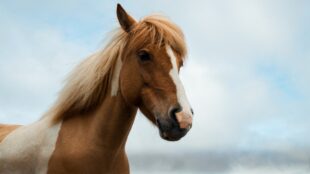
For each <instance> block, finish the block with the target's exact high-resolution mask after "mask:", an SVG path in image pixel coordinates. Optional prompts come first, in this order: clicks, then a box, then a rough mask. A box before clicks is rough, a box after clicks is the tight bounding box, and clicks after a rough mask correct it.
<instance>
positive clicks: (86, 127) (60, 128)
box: [0, 4, 193, 174]
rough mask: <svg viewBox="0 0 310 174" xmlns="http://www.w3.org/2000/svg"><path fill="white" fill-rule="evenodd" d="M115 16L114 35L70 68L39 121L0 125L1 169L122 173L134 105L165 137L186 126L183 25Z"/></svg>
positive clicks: (25, 173)
mask: <svg viewBox="0 0 310 174" xmlns="http://www.w3.org/2000/svg"><path fill="white" fill-rule="evenodd" d="M116 14H117V19H118V22H119V24H120V27H119V28H118V29H117V30H116V32H115V33H114V34H113V37H112V38H111V39H110V41H109V42H108V43H107V44H106V46H105V47H104V48H103V49H101V50H99V51H97V52H95V53H93V54H92V55H90V56H89V57H87V58H86V59H85V60H84V61H82V62H81V63H80V64H79V65H78V66H76V67H75V69H74V70H73V71H72V73H71V75H70V76H69V78H68V79H67V82H66V83H65V85H64V87H63V89H62V90H61V91H60V93H59V96H58V98H57V100H56V102H55V103H54V104H53V105H52V107H51V108H50V109H49V110H48V111H47V112H46V113H45V114H44V115H43V116H42V117H41V118H40V119H39V120H38V121H36V122H34V123H32V124H29V125H24V126H22V125H3V124H2V125H0V173H6V174H10V173H13V174H20V173H22V174H34V173H35V174H41V173H48V174H64V173H66V174H71V173H72V174H79V173H81V174H82V173H83V174H85V173H96V174H99V173H111V174H128V173H129V172H130V169H129V163H128V158H127V155H126V152H125V145H126V141H127V137H128V134H129V132H130V129H131V127H132V125H133V122H134V119H135V115H136V113H137V111H138V110H140V111H141V112H142V113H143V115H145V116H146V118H147V119H148V120H150V121H151V122H152V123H153V124H154V125H155V126H156V127H157V128H158V130H159V134H160V136H161V137H162V138H163V139H164V140H167V141H177V140H179V139H181V138H182V137H184V136H185V135H186V134H187V132H188V131H189V130H190V129H191V127H192V118H193V110H192V108H191V106H190V104H189V102H188V99H187V97H186V94H185V89H184V87H183V85H182V82H181V80H180V78H179V71H180V69H181V67H182V66H183V62H184V61H185V57H186V52H187V51H186V44H185V39H184V34H183V33H182V31H181V29H180V28H179V27H178V26H177V25H176V24H174V23H173V22H171V21H170V20H169V19H167V18H166V17H163V16H160V15H150V16H147V17H144V18H143V19H141V20H140V21H137V20H136V19H134V18H133V17H131V16H130V15H129V14H128V13H127V12H126V11H125V10H124V9H123V7H122V6H121V5H120V4H117V8H116Z"/></svg>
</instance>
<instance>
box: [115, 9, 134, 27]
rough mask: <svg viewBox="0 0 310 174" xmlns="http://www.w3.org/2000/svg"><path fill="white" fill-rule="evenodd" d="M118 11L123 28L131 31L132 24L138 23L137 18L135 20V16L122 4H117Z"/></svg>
mask: <svg viewBox="0 0 310 174" xmlns="http://www.w3.org/2000/svg"><path fill="white" fill-rule="evenodd" d="M116 13H117V18H118V22H119V23H120V25H121V27H122V28H123V30H125V31H126V32H129V31H130V30H131V28H132V26H133V25H134V24H135V23H136V20H134V18H132V17H131V16H129V15H128V14H127V12H126V11H125V10H124V8H123V7H122V6H121V5H120V4H117V9H116Z"/></svg>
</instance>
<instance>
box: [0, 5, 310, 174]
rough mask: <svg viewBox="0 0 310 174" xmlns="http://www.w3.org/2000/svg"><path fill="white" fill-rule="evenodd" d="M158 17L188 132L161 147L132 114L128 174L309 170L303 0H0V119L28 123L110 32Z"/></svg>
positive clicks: (307, 31) (309, 26) (309, 16)
mask: <svg viewBox="0 0 310 174" xmlns="http://www.w3.org/2000/svg"><path fill="white" fill-rule="evenodd" d="M117 2H119V3H121V4H122V5H123V7H124V8H125V9H126V10H127V11H128V12H129V13H130V14H131V15H132V16H134V17H135V18H136V19H141V18H142V17H143V16H145V15H148V14H154V13H157V14H158V13H159V14H163V15H165V16H168V17H169V18H170V19H171V20H173V21H174V22H175V23H177V24H178V25H179V26H180V27H181V28H182V29H183V31H184V33H185V36H186V40H187V44H188V47H189V55H188V60H187V62H186V64H185V67H184V68H183V70H182V71H181V78H182V80H183V83H184V86H185V88H186V92H187V95H188V97H189V100H190V102H191V104H192V107H193V108H194V111H195V117H194V123H193V128H192V130H191V131H190V132H189V133H188V135H187V136H186V137H184V138H183V139H181V140H180V141H178V142H166V141H164V140H162V139H161V138H160V137H159V134H158V130H157V128H155V127H154V126H153V125H151V123H150V122H149V121H147V119H146V118H145V117H144V116H143V115H142V114H138V115H137V118H136V121H135V123H134V126H133V128H132V131H131V133H130V136H129V139H128V143H127V152H128V155H129V160H130V165H131V172H132V173H133V174H135V173H136V174H146V173H147V174H153V173H154V174H155V173H163V174H176V173H178V174H200V173H210V174H261V173H266V174H278V173H279V174H280V173H281V174H308V173H310V138H309V134H310V114H309V113H310V79H309V75H310V68H309V66H310V22H309V21H310V10H309V9H310V1H306V0H304V1H303V0H298V1H289V0H273V1H269V0H251V1H248V0H227V1H226V0H219V1H208V0H199V1H198V0H192V1H186V0H177V1H176V0H175V1H172V0H170V1H167V0H157V1H137V0H133V1H122V0H120V1H99V0H96V1H95V0H90V1H82V0H66V1H60V0H53V1H39V0H27V1H17V0H1V2H0V24H1V27H0V122H1V123H18V124H28V123H31V122H33V121H36V120H37V119H39V118H40V117H41V115H42V114H43V113H44V112H45V111H46V110H47V109H48V108H49V107H50V106H51V104H52V103H53V102H54V101H55V99H56V97H57V92H58V91H59V90H60V89H61V88H62V86H63V80H64V79H65V77H66V75H67V74H68V72H70V70H71V69H72V68H73V67H74V66H75V65H77V64H78V63H79V62H80V61H81V60H82V59H83V58H84V57H85V56H87V55H89V54H91V53H92V52H94V51H96V50H98V49H100V48H101V47H103V46H104V40H105V39H104V38H105V37H106V36H109V32H110V31H111V30H113V29H114V28H116V27H118V23H117V18H116V14H115V8H116V3H117Z"/></svg>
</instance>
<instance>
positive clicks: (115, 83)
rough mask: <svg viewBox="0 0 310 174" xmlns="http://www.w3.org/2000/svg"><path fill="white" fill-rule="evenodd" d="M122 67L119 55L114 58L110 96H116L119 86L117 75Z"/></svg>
mask: <svg viewBox="0 0 310 174" xmlns="http://www.w3.org/2000/svg"><path fill="white" fill-rule="evenodd" d="M121 69H122V60H121V58H120V57H118V58H117V60H116V67H115V69H114V72H113V78H112V83H111V96H116V95H117V92H118V88H119V76H120V73H121Z"/></svg>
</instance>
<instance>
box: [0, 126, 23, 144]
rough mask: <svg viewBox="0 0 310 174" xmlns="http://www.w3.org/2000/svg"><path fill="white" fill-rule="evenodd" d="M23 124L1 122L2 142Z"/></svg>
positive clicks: (0, 137)
mask: <svg viewBox="0 0 310 174" xmlns="http://www.w3.org/2000/svg"><path fill="white" fill-rule="evenodd" d="M20 126H21V125H8V124H0V142H1V141H2V140H3V139H4V138H5V137H6V136H7V135H8V134H10V133H11V132H12V131H14V130H15V129H17V128H18V127H20Z"/></svg>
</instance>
